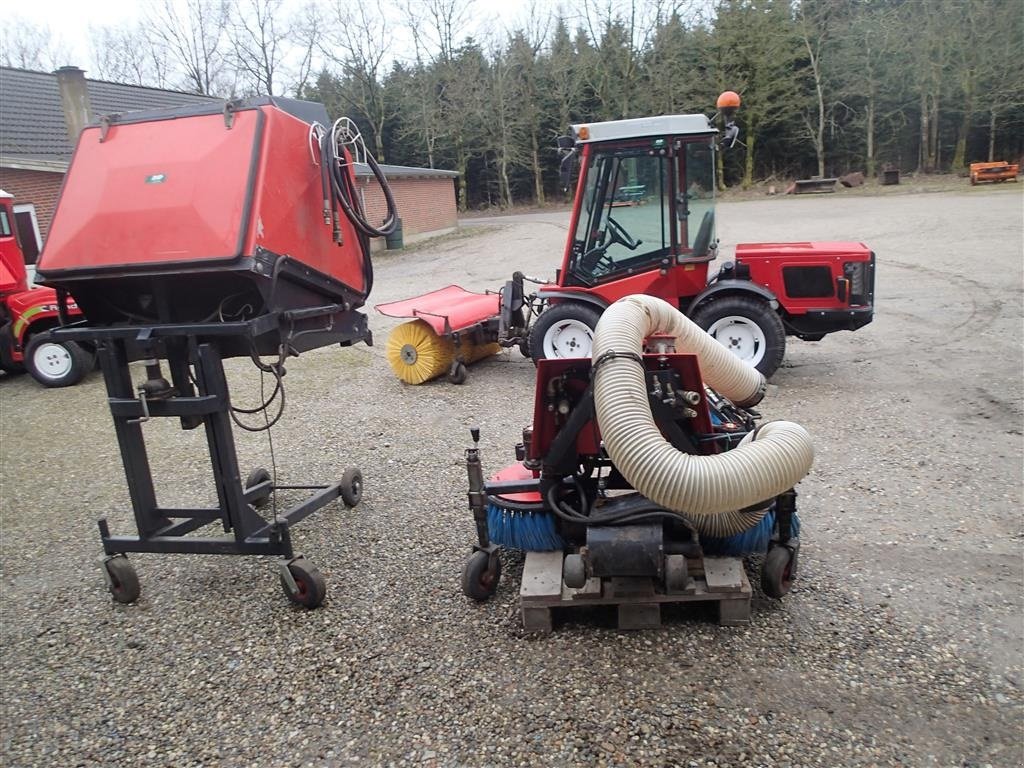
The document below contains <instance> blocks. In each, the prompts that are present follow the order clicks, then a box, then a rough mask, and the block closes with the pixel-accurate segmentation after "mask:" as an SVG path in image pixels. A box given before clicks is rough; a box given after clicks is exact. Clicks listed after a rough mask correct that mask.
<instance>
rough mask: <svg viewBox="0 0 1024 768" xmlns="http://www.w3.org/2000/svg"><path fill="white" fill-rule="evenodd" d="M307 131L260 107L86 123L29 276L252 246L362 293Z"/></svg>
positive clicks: (148, 263)
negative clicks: (328, 220) (329, 219)
mask: <svg viewBox="0 0 1024 768" xmlns="http://www.w3.org/2000/svg"><path fill="white" fill-rule="evenodd" d="M309 131H310V126H309V124H308V123H306V122H304V121H303V120H301V119H299V118H297V117H295V116H294V115H291V114H289V113H287V112H285V111H283V110H282V109H280V108H278V107H276V106H274V105H272V104H264V105H259V106H253V107H249V108H244V109H240V110H238V111H236V112H234V113H232V120H231V126H230V128H229V127H228V126H227V125H226V123H225V117H224V115H223V114H220V113H217V114H195V115H188V116H180V117H174V118H172V119H155V120H147V121H142V122H130V121H128V122H124V123H114V124H112V125H111V126H110V127H109V129H108V130H107V132H106V135H105V136H102V131H101V128H100V127H98V126H92V127H89V128H86V129H85V130H84V131H83V132H82V135H81V137H80V138H79V141H78V146H77V148H76V150H75V156H74V159H73V160H72V163H71V168H70V170H69V172H68V175H67V177H66V179H65V183H64V189H63V190H62V192H61V199H60V205H59V207H58V209H57V213H56V215H55V217H54V221H53V224H52V226H51V228H50V233H49V237H48V239H47V243H46V247H45V248H44V250H43V253H42V255H41V256H40V259H39V269H40V271H41V272H45V273H46V277H47V279H48V280H53V281H54V282H59V281H60V279H61V278H62V277H64V276H65V275H68V276H72V275H74V274H82V273H89V274H92V273H97V274H100V273H104V272H120V273H123V274H129V273H131V274H134V273H141V272H144V273H153V272H155V271H161V272H162V271H168V272H172V273H187V272H190V271H193V268H196V267H199V268H201V267H205V266H207V265H210V264H216V263H218V262H223V263H232V262H234V261H236V260H238V259H240V258H241V257H244V256H252V255H253V254H254V253H255V251H256V250H257V249H258V248H263V249H266V250H268V251H271V252H273V253H275V254H279V255H285V254H287V255H288V256H290V257H292V258H293V259H295V260H297V261H300V262H302V263H303V264H305V265H308V266H309V267H312V268H313V269H315V270H317V271H318V272H320V273H322V274H324V275H327V276H329V277H332V278H334V279H336V280H339V281H341V282H342V283H344V284H345V285H347V286H349V287H351V288H353V289H355V290H357V291H360V292H364V293H365V291H366V287H367V286H366V285H365V282H364V276H363V252H362V248H361V247H360V241H359V237H358V236H357V234H356V230H355V228H354V227H353V226H352V224H351V223H350V222H349V221H348V219H347V218H345V217H344V216H341V217H340V227H341V232H342V238H343V243H344V245H343V246H342V247H339V246H337V245H336V244H335V243H334V242H333V241H332V239H331V225H330V224H325V223H324V219H323V208H324V202H323V193H322V189H321V181H320V167H319V164H318V163H319V159H318V158H317V160H316V161H314V156H313V153H311V149H310V137H309ZM101 137H102V138H101Z"/></svg>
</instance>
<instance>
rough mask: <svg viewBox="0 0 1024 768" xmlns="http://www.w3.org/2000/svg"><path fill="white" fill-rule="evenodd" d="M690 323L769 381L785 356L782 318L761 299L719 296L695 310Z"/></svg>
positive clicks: (784, 335) (784, 333)
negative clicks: (705, 332) (701, 329)
mask: <svg viewBox="0 0 1024 768" xmlns="http://www.w3.org/2000/svg"><path fill="white" fill-rule="evenodd" d="M693 322H695V323H696V324H697V325H699V326H700V327H701V328H703V329H704V330H705V331H707V332H708V333H709V334H711V336H712V337H713V338H714V339H715V340H716V341H718V342H719V343H720V344H721V345H722V346H723V347H725V348H726V349H728V350H729V351H730V352H732V353H733V354H734V355H736V357H738V358H739V359H740V360H743V361H744V362H746V363H749V364H750V365H752V366H754V367H755V368H757V370H759V371H760V372H761V373H762V374H763V375H764V377H765V378H766V379H767V378H770V377H771V375H772V374H773V373H775V371H776V370H778V367H779V366H780V365H782V358H783V357H784V356H785V354H786V329H785V328H783V327H782V319H781V318H780V317H779V316H778V314H777V313H776V312H775V311H774V310H773V309H772V308H771V307H770V306H769V305H768V302H766V301H763V300H762V299H755V298H750V297H748V296H723V297H721V298H717V299H712V300H711V301H708V302H706V303H704V304H701V305H700V306H699V307H697V310H696V311H695V312H694V313H693Z"/></svg>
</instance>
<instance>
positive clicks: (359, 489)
mask: <svg viewBox="0 0 1024 768" xmlns="http://www.w3.org/2000/svg"><path fill="white" fill-rule="evenodd" d="M362 498H363V473H362V472H360V471H359V470H358V469H357V468H356V467H349V468H348V469H346V470H345V474H343V475H342V476H341V500H342V501H343V502H345V506H346V507H354V506H355V505H356V504H358V503H359V501H360V499H362Z"/></svg>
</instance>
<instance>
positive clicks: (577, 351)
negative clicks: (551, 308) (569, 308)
mask: <svg viewBox="0 0 1024 768" xmlns="http://www.w3.org/2000/svg"><path fill="white" fill-rule="evenodd" d="M593 344H594V330H593V328H591V327H590V326H589V325H587V324H586V323H584V322H583V321H582V320H561V321H559V322H557V323H555V324H554V325H552V326H551V327H550V328H548V331H547V333H545V334H544V357H546V358H548V359H552V358H569V357H590V348H591V346H593Z"/></svg>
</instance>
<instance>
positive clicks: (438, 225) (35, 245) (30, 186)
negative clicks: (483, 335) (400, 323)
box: [0, 67, 458, 271]
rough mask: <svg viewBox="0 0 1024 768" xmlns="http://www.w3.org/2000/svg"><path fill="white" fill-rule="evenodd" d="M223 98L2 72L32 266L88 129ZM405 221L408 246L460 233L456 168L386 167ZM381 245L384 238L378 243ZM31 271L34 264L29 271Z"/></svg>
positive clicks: (365, 178) (3, 124)
mask: <svg viewBox="0 0 1024 768" xmlns="http://www.w3.org/2000/svg"><path fill="white" fill-rule="evenodd" d="M211 101H221V100H220V99H217V98H214V97H211V96H201V95H198V94H194V93H181V92H178V91H168V90H163V89H160V88H147V87H144V86H138V85H125V84H123V83H109V82H105V81H102V80H88V79H86V77H85V73H84V72H83V71H82V70H81V69H78V68H77V67H61V68H60V69H58V70H57V71H56V72H53V73H48V72H34V71H30V70H24V69H14V68H11V67H0V189H4V190H6V191H7V192H9V193H10V194H12V195H13V196H14V201H15V207H14V210H15V218H16V221H17V225H18V233H19V235H20V238H21V243H22V247H23V250H24V252H25V260H26V262H28V264H29V265H32V264H34V263H35V261H36V258H37V257H38V255H39V252H40V250H41V249H42V246H43V243H44V242H45V241H46V235H47V232H48V230H49V227H50V221H51V220H52V218H53V211H54V208H55V207H56V204H57V197H58V195H59V193H60V188H61V183H62V181H63V179H64V174H65V173H66V172H67V169H68V164H69V162H70V160H71V154H72V151H73V150H74V144H75V141H76V140H77V137H78V134H79V133H80V132H81V130H82V128H83V127H85V126H86V125H88V124H90V123H92V122H94V121H95V119H96V118H97V117H98V116H101V115H106V114H114V113H122V114H123V113H125V112H133V111H137V110H143V109H160V108H164V107H179V106H183V105H186V104H194V103H204V102H211ZM382 169H383V171H384V174H385V176H386V177H387V179H388V183H389V184H390V185H391V188H392V192H393V194H394V197H395V202H396V204H397V206H398V213H399V216H400V217H401V219H402V224H403V231H404V240H405V242H407V243H408V242H415V241H416V240H417V239H420V238H423V237H429V236H433V235H438V234H445V233H447V232H451V231H454V230H455V228H456V226H457V221H456V203H455V185H454V180H455V178H456V177H457V176H458V174H456V173H455V172H453V171H442V170H436V169H432V168H408V167H405V166H393V165H384V166H382ZM356 176H357V178H358V181H359V184H360V185H361V187H362V189H363V196H364V205H365V206H366V209H367V213H368V215H369V216H370V217H371V220H372V219H373V218H376V219H377V220H378V221H379V220H380V219H381V218H383V215H384V196H383V193H382V192H381V190H380V187H379V185H378V184H377V182H376V180H375V179H374V178H373V176H372V174H371V173H370V172H369V169H368V168H366V167H365V166H357V169H356ZM374 246H375V247H377V248H380V247H383V246H384V243H383V241H382V240H378V241H374ZM30 271H31V266H30Z"/></svg>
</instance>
